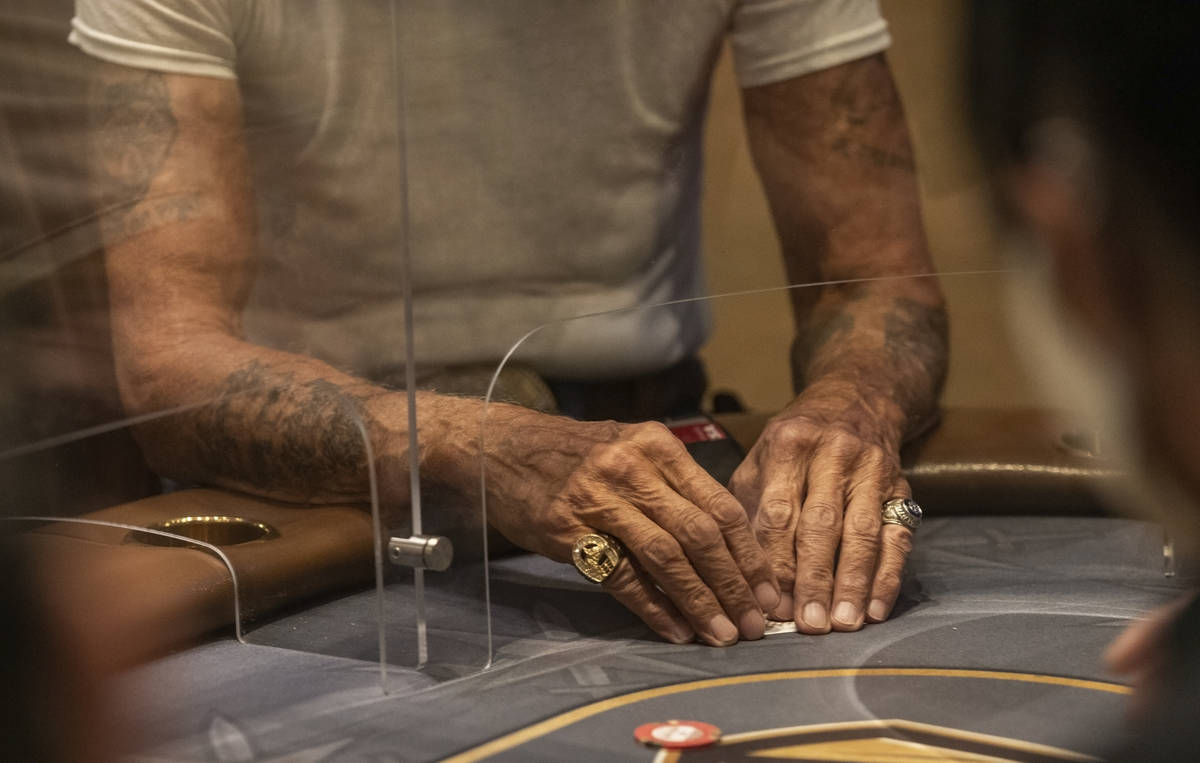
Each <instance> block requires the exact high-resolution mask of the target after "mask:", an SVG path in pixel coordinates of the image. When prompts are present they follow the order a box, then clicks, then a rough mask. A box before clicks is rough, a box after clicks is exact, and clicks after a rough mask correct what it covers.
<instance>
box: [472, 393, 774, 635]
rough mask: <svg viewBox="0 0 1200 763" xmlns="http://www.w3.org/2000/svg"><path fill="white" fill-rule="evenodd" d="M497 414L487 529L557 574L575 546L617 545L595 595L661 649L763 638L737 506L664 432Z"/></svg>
mask: <svg viewBox="0 0 1200 763" xmlns="http://www.w3.org/2000/svg"><path fill="white" fill-rule="evenodd" d="M496 408H497V410H496V413H495V414H494V415H492V414H489V419H490V422H489V427H488V429H489V430H490V431H494V432H496V437H495V439H496V440H497V441H496V442H491V441H488V442H486V443H485V448H486V451H487V453H488V454H489V455H488V488H487V491H488V521H489V524H491V525H492V526H494V527H495V528H496V529H498V530H500V532H502V533H503V534H504V535H505V536H506V537H507V538H508V539H509V540H511V541H513V542H514V543H516V544H517V545H519V546H522V547H524V548H526V549H529V550H531V551H535V552H537V553H539V554H542V555H544V556H547V557H550V558H551V559H554V560H556V561H560V562H566V563H571V550H572V547H573V545H574V543H575V540H576V539H577V538H579V537H580V536H581V535H584V534H586V533H589V532H595V531H600V532H604V533H608V534H609V535H612V536H615V537H616V538H618V539H620V540H621V542H622V543H623V544H624V545H625V547H626V549H627V553H626V555H625V558H624V559H622V561H621V562H620V564H619V565H618V566H617V568H616V569H615V570H614V571H613V573H612V574H611V575H610V576H609V577H608V579H607V580H606V581H605V582H604V584H603V585H604V588H605V589H606V590H608V591H609V593H611V594H612V595H613V596H614V597H615V598H616V599H617V600H618V601H620V602H621V603H622V604H624V605H625V606H626V607H628V608H629V609H630V610H632V611H633V612H634V613H636V614H637V615H638V616H639V617H641V618H642V620H644V621H645V622H646V624H648V625H649V626H650V627H651V628H653V629H654V630H655V631H656V632H657V633H659V634H660V635H661V636H663V637H664V638H666V639H668V640H670V641H674V642H677V643H683V642H687V641H691V640H692V639H693V638H694V637H695V636H697V635H698V636H699V637H700V638H701V639H702V640H704V641H705V642H707V643H709V644H712V645H717V646H724V645H728V644H732V643H734V642H735V641H737V640H738V638H739V636H740V637H741V638H746V639H757V638H761V637H762V635H763V629H764V627H765V620H764V618H763V615H762V612H763V611H764V610H771V609H774V608H775V607H776V606H777V605H778V603H779V599H780V595H779V588H778V586H777V584H776V583H775V579H774V576H773V575H772V574H771V569H770V566H769V565H768V563H767V557H766V555H765V554H764V553H763V551H762V549H761V548H760V547H759V544H758V542H757V541H756V540H755V537H754V532H753V530H752V529H751V527H750V522H749V520H748V518H747V516H746V512H745V511H744V510H743V509H742V506H741V504H739V503H738V501H737V500H736V499H735V498H734V497H733V496H732V495H731V494H730V493H729V492H728V491H726V490H725V488H723V487H722V486H721V485H720V484H719V483H717V482H716V480H714V479H713V478H712V477H710V476H709V475H708V473H706V472H705V471H704V470H703V469H702V468H700V466H698V465H697V464H696V463H695V461H693V460H692V458H691V456H690V455H689V454H688V452H687V450H686V449H685V448H684V446H683V444H682V443H680V442H679V440H678V439H676V438H675V436H674V435H672V434H671V433H670V431H669V430H668V429H667V428H666V427H665V426H662V425H661V424H630V425H627V424H617V423H615V422H600V423H589V422H578V421H573V420H571V419H565V418H561V417H557V416H547V415H544V414H539V413H534V412H532V411H524V410H520V409H514V408H513V407H511V406H497V407H496Z"/></svg>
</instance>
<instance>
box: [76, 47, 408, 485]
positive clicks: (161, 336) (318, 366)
mask: <svg viewBox="0 0 1200 763" xmlns="http://www.w3.org/2000/svg"><path fill="white" fill-rule="evenodd" d="M90 101H91V104H90V105H91V109H90V114H91V120H92V124H91V131H90V134H91V136H92V142H93V143H92V150H91V155H92V156H93V157H94V161H93V168H94V184H95V188H96V190H97V200H98V207H99V210H100V213H101V215H102V217H101V225H102V230H103V235H104V239H105V244H106V265H107V271H108V279H109V292H110V298H111V303H112V316H113V337H114V350H115V354H116V361H117V374H118V382H119V384H120V387H121V393H122V397H123V399H124V400H125V402H126V406H127V408H128V410H129V411H130V413H133V414H144V413H152V412H157V411H169V410H174V409H178V408H181V407H182V408H185V409H186V410H183V411H181V412H179V413H177V414H174V415H169V416H167V417H165V418H163V419H161V420H158V421H155V422H152V423H149V424H146V425H144V426H142V427H140V428H139V430H138V433H139V437H140V438H141V439H142V440H143V443H144V445H145V451H146V453H147V456H148V457H149V458H150V459H151V461H152V463H153V464H154V465H155V467H156V468H157V469H159V470H160V471H161V472H162V473H164V474H169V475H172V476H175V477H177V478H182V479H190V480H196V481H201V482H206V483H210V484H220V485H224V486H227V487H233V488H237V489H239V490H244V491H247V492H251V493H256V494H260V495H265V496H270V497H275V498H282V499H290V500H308V501H314V500H315V501H341V500H355V499H361V498H362V497H363V496H365V495H366V492H367V481H366V466H367V464H366V459H365V448H364V446H363V440H362V435H361V432H360V429H359V425H360V423H362V424H365V423H367V422H379V421H382V420H389V419H388V416H386V415H378V414H380V413H382V412H381V411H379V410H376V411H373V412H372V413H373V414H376V415H369V414H368V408H372V407H374V408H380V407H388V406H395V405H396V403H394V402H391V398H392V397H394V395H390V394H389V393H388V391H387V390H384V389H381V388H378V387H375V386H373V385H370V384H367V383H365V382H363V381H361V380H358V379H354V378H352V377H349V376H347V375H345V374H342V373H340V372H338V371H336V370H335V369H333V368H331V367H329V366H327V365H325V364H323V363H320V362H319V361H316V360H313V359H311V358H306V357H302V356H297V355H292V354H288V353H282V352H276V351H273V350H270V349H268V348H265V347H261V346H256V345H252V344H250V343H248V342H246V341H245V340H244V337H243V336H242V331H241V311H242V308H243V307H244V305H245V302H246V298H247V295H248V293H249V289H250V285H251V283H252V281H253V278H254V267H255V240H254V238H255V230H254V210H255V205H254V201H253V197H252V189H251V187H250V180H249V178H250V174H249V171H248V167H247V157H246V149H245V146H244V144H243V142H242V124H241V103H240V97H239V93H238V90H237V86H236V84H235V83H234V82H232V81H225V80H219V79H213V78H205V77H189V76H180V75H169V74H161V73H158V72H149V71H142V70H136V69H130V68H127V67H122V66H113V65H101V66H98V67H97V70H96V77H95V79H94V81H93V85H92V87H91V89H90ZM375 434H377V435H378V434H379V432H378V431H376V432H375ZM402 472H403V470H397V473H398V474H400V473H402Z"/></svg>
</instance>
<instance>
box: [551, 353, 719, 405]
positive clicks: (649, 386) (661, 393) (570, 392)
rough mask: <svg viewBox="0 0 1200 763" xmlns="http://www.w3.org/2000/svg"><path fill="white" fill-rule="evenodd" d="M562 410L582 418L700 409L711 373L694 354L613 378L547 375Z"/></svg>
mask: <svg viewBox="0 0 1200 763" xmlns="http://www.w3.org/2000/svg"><path fill="white" fill-rule="evenodd" d="M546 383H547V384H549V385H550V391H551V392H552V393H553V394H554V399H555V401H556V402H557V403H558V410H559V411H560V412H561V413H562V414H564V415H566V416H570V417H572V418H575V419H580V420H582V421H599V420H603V419H614V420H616V421H651V420H653V419H665V418H679V417H683V416H690V415H694V414H696V413H699V412H700V404H701V402H702V400H703V399H704V391H705V389H706V388H707V387H708V376H707V375H706V374H705V373H704V364H703V363H702V362H701V361H700V359H699V358H697V357H696V356H694V355H691V356H688V357H686V358H684V359H683V360H681V361H679V362H678V363H676V364H675V365H673V366H671V367H669V368H665V369H663V370H662V371H656V372H654V373H650V374H644V375H642V376H635V377H633V378H629V379H614V380H609V381H598V382H588V381H565V380H562V379H546Z"/></svg>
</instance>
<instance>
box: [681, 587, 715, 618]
mask: <svg viewBox="0 0 1200 763" xmlns="http://www.w3.org/2000/svg"><path fill="white" fill-rule="evenodd" d="M679 598H680V600H679V601H677V602H675V604H676V606H678V607H679V608H680V609H682V610H683V611H684V612H687V613H688V614H690V615H692V616H698V615H705V614H707V613H708V612H709V611H710V610H712V609H713V608H714V607H713V597H712V593H710V592H709V590H708V589H707V588H704V587H703V586H698V585H697V586H692V587H690V588H688V589H687V590H686V591H685V592H684V593H683V594H682V595H681V596H680V597H679Z"/></svg>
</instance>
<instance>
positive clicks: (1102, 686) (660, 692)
mask: <svg viewBox="0 0 1200 763" xmlns="http://www.w3.org/2000/svg"><path fill="white" fill-rule="evenodd" d="M859 676H870V677H899V676H909V677H916V678H979V679H990V680H993V681H1023V682H1025V683H1033V684H1050V685H1053V686H1067V687H1070V688H1072V689H1088V690H1090V691H1102V692H1108V693H1109V694H1131V693H1132V692H1133V690H1132V689H1131V688H1129V687H1128V686H1123V685H1121V684H1114V683H1109V682H1107V681H1088V680H1084V679H1082V678H1064V677H1062V676H1044V675H1039V674H1037V673H1010V672H1007V671H1002V670H960V669H954V668H831V669H824V670H785V671H781V672H778V673H753V674H750V675H741V676H723V677H721V678H705V679H701V680H699V681H688V682H686V683H680V684H669V685H667V686H658V687H655V688H653V689H643V690H642V691H635V692H633V693H631V694H622V695H621V696H619V697H610V698H608V699H603V700H600V701H599V702H593V703H591V704H590V705H584V706H582V707H577V708H575V709H574V710H568V711H567V712H565V713H560V714H558V715H555V716H553V717H551V718H547V719H546V720H544V721H541V722H539V723H535V724H533V725H532V726H526V727H525V728H523V729H518V730H516V731H513V732H511V733H509V734H505V735H504V736H502V737H499V738H497V739H493V740H492V741H490V742H485V743H484V744H481V745H479V746H478V747H473V748H471V749H470V750H467V751H466V752H461V753H459V754H458V755H455V756H453V757H450V758H446V759H445V761H444V762H443V763H472V762H473V761H477V760H483V759H484V758H486V757H488V756H491V755H495V754H497V753H500V752H504V751H505V750H510V749H512V748H513V747H516V746H517V745H520V744H524V743H526V742H528V741H530V740H533V739H537V738H538V737H542V736H545V735H546V734H549V733H550V732H552V731H558V730H559V729H561V728H565V727H567V726H570V725H571V724H573V723H578V722H579V721H582V720H584V719H586V718H591V717H592V716H593V715H599V714H600V713H604V712H608V711H609V710H614V709H616V708H618V707H624V706H626V705H632V704H634V703H635V702H642V701H643V700H647V699H656V698H658V697H668V696H670V695H672V694H683V693H684V692H689V691H701V690H703V689H712V688H715V687H718V686H738V685H740V684H753V683H763V682H766V681H787V680H792V679H797V678H851V677H859Z"/></svg>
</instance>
